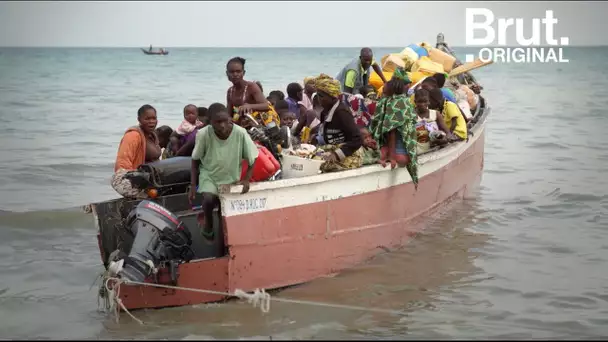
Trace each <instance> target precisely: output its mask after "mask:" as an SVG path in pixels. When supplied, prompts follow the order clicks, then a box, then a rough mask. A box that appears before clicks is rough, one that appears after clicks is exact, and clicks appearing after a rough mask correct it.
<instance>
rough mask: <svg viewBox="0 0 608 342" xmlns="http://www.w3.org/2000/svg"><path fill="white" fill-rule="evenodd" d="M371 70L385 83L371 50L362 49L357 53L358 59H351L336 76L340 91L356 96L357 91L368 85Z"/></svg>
mask: <svg viewBox="0 0 608 342" xmlns="http://www.w3.org/2000/svg"><path fill="white" fill-rule="evenodd" d="M372 70H374V71H375V72H376V74H378V76H380V79H382V82H384V83H386V78H385V77H384V73H383V72H382V68H380V66H379V65H378V63H376V61H374V53H373V52H372V49H370V48H363V49H361V52H360V53H359V58H355V59H353V60H352V61H351V62H350V63H348V64H347V65H346V66H345V67H344V68H343V69H342V71H340V73H339V74H338V75H337V76H336V79H337V80H338V81H340V84H341V85H342V89H341V91H342V92H343V93H348V94H353V95H356V94H358V93H359V89H361V88H362V87H365V86H367V85H368V84H369V77H370V75H371V73H372Z"/></svg>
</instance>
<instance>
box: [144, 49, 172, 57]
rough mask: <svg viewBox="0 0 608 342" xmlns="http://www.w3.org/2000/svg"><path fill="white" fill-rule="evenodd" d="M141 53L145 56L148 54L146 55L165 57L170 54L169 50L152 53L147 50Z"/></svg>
mask: <svg viewBox="0 0 608 342" xmlns="http://www.w3.org/2000/svg"><path fill="white" fill-rule="evenodd" d="M141 51H142V52H143V53H144V54H146V55H162V56H164V55H168V54H169V51H167V50H162V51H160V50H158V51H150V50H146V49H141Z"/></svg>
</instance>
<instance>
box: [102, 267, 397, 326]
mask: <svg viewBox="0 0 608 342" xmlns="http://www.w3.org/2000/svg"><path fill="white" fill-rule="evenodd" d="M110 281H115V283H114V286H113V287H112V288H110V287H109V282H110ZM122 284H125V285H140V286H148V287H156V288H164V289H170V290H182V291H190V292H198V293H207V294H214V295H220V296H228V297H237V298H239V299H246V300H247V302H248V303H249V304H252V305H253V307H257V306H258V305H260V310H261V311H262V312H263V313H268V312H269V311H270V301H271V300H274V301H275V302H283V303H292V304H303V305H312V306H320V307H329V308H338V309H347V310H356V311H367V312H377V313H386V314H393V315H404V314H405V313H404V312H403V311H398V310H387V309H376V308H366V307H362V306H353V305H343V304H331V303H322V302H314V301H307V300H297V299H287V298H274V297H272V298H271V297H270V294H269V293H267V292H266V291H265V290H264V289H262V290H260V289H255V291H253V293H247V292H245V291H243V290H241V289H237V290H236V291H234V293H229V292H222V291H214V290H204V289H194V288H188V287H181V286H171V285H163V284H155V283H142V282H137V281H129V280H123V279H118V278H113V277H110V278H107V280H106V281H105V287H106V289H107V292H108V297H109V296H110V295H111V296H113V298H110V299H111V301H113V302H115V303H116V304H118V306H120V307H121V308H122V309H123V310H124V311H125V312H126V313H127V314H129V316H131V318H133V319H134V320H135V321H137V322H139V323H140V324H144V323H143V322H142V321H141V320H139V319H137V318H136V317H135V316H133V315H132V314H131V313H130V312H129V311H128V310H127V308H126V307H125V306H124V304H123V302H122V301H121V300H120V298H119V296H120V285H122ZM112 299H113V300H112ZM113 307H114V308H115V313H116V321H117V322H118V314H119V310H118V308H116V306H115V305H113Z"/></svg>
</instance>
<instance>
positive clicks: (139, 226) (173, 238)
mask: <svg viewBox="0 0 608 342" xmlns="http://www.w3.org/2000/svg"><path fill="white" fill-rule="evenodd" d="M126 229H127V230H128V231H130V232H131V233H132V234H133V236H134V240H133V245H132V246H131V250H130V252H129V254H128V256H127V257H125V258H124V259H122V260H119V261H118V262H112V263H111V264H110V266H109V269H110V272H111V273H115V274H116V275H117V276H118V277H119V278H122V279H126V280H130V281H136V282H143V281H145V279H146V278H147V277H148V276H149V275H151V274H153V273H154V270H155V269H157V268H159V266H161V265H163V264H165V265H167V266H169V270H170V273H171V279H172V282H173V283H176V281H177V267H178V266H179V264H180V263H182V262H189V261H190V260H192V258H193V257H194V252H193V251H192V249H191V248H190V245H191V244H192V236H191V235H190V231H189V230H188V229H187V228H186V227H185V226H184V225H183V223H182V222H181V221H180V220H179V219H178V218H177V216H175V215H174V214H173V213H171V212H169V211H168V210H167V209H165V208H164V207H162V206H161V205H159V204H157V203H154V202H151V201H148V200H144V201H142V202H140V203H139V205H137V207H135V208H133V210H132V211H131V212H130V213H129V216H127V221H126Z"/></svg>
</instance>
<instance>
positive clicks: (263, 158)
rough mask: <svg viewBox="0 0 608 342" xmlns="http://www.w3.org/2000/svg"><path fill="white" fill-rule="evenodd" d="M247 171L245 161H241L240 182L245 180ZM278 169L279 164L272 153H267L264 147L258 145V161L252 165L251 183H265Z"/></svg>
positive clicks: (279, 167) (247, 167)
mask: <svg viewBox="0 0 608 342" xmlns="http://www.w3.org/2000/svg"><path fill="white" fill-rule="evenodd" d="M256 145H257V144H256ZM247 169H249V165H247V161H246V160H243V161H242V171H241V180H243V178H245V173H247ZM280 169H281V164H279V162H278V161H277V159H276V158H275V157H274V156H273V155H272V153H270V151H268V149H267V148H266V147H264V146H260V145H258V159H257V160H256V161H255V164H254V165H253V175H252V177H251V182H262V181H265V180H267V179H268V178H270V177H272V176H273V175H274V174H275V173H277V171H279V170H280Z"/></svg>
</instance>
